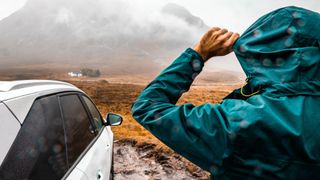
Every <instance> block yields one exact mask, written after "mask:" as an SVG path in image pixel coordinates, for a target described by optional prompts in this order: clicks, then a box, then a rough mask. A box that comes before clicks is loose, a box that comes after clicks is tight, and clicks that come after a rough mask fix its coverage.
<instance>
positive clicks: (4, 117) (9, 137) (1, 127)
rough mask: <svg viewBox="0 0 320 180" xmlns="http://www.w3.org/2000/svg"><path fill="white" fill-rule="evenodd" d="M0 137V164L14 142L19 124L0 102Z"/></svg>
mask: <svg viewBox="0 0 320 180" xmlns="http://www.w3.org/2000/svg"><path fill="white" fill-rule="evenodd" d="M0 114H1V120H0V137H5V138H1V146H0V164H1V163H2V161H3V160H4V158H5V156H6V154H7V153H8V151H9V149H10V147H11V145H12V143H13V142H14V140H15V138H16V136H17V134H18V132H19V130H20V127H21V126H20V124H19V122H18V121H17V119H16V118H15V117H14V116H13V115H12V113H11V112H10V111H9V109H8V108H7V107H6V106H5V105H4V104H3V103H0Z"/></svg>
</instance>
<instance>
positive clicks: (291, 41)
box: [284, 38, 293, 47]
mask: <svg viewBox="0 0 320 180" xmlns="http://www.w3.org/2000/svg"><path fill="white" fill-rule="evenodd" d="M284 45H285V46H287V47H290V46H292V45H293V40H292V39H291V38H288V39H287V40H286V41H285V42H284Z"/></svg>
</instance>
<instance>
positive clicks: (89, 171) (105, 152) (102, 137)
mask: <svg viewBox="0 0 320 180" xmlns="http://www.w3.org/2000/svg"><path fill="white" fill-rule="evenodd" d="M101 131H102V132H100V134H99V136H98V137H97V140H96V141H95V142H94V144H93V145H92V146H91V148H90V149H89V151H88V152H87V153H86V154H85V155H84V157H83V158H82V159H81V161H80V162H79V164H78V165H77V168H78V169H80V170H82V171H83V172H84V173H85V174H86V175H87V176H88V178H89V179H98V180H102V179H109V176H110V169H111V165H112V163H111V160H112V141H110V139H111V137H110V135H111V136H113V135H112V134H110V133H108V130H107V129H106V128H103V129H102V130H101ZM98 176H100V177H98Z"/></svg>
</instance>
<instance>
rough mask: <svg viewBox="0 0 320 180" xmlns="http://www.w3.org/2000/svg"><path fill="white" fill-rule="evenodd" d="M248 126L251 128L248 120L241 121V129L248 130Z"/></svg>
mask: <svg viewBox="0 0 320 180" xmlns="http://www.w3.org/2000/svg"><path fill="white" fill-rule="evenodd" d="M248 126H249V123H248V121H246V120H242V121H240V127H241V128H247V127H248Z"/></svg>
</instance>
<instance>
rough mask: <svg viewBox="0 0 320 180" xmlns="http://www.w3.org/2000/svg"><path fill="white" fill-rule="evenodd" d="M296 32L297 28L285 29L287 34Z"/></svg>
mask: <svg viewBox="0 0 320 180" xmlns="http://www.w3.org/2000/svg"><path fill="white" fill-rule="evenodd" d="M296 32H297V28H296V27H294V26H291V27H289V28H288V29H287V33H288V34H295V33H296Z"/></svg>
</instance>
